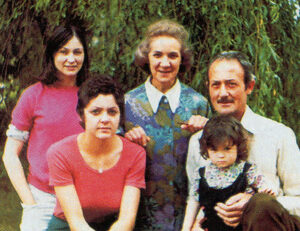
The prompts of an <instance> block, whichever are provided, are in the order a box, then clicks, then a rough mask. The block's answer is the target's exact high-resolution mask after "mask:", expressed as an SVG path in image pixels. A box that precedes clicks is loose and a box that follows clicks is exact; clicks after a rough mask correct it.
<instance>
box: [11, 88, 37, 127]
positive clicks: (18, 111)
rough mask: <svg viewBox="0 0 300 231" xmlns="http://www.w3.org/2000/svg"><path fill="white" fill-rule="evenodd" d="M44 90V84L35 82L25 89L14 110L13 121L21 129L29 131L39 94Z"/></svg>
mask: <svg viewBox="0 0 300 231" xmlns="http://www.w3.org/2000/svg"><path fill="white" fill-rule="evenodd" d="M41 91H42V84H41V83H37V84H34V85H32V86H30V87H28V88H27V89H25V90H24V91H23V93H22V94H21V96H20V98H19V99H18V102H17V104H16V106H15V108H14V110H13V112H12V121H11V123H12V124H13V125H14V126H15V127H16V128H17V129H19V130H22V131H29V130H30V129H31V127H32V124H33V120H34V109H35V104H36V99H37V96H38V95H39V94H40V92H41Z"/></svg>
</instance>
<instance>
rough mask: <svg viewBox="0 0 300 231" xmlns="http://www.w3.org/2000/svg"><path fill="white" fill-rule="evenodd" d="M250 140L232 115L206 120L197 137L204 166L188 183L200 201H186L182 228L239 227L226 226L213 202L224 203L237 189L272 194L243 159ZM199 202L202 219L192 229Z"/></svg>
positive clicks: (221, 229)
mask: <svg viewBox="0 0 300 231" xmlns="http://www.w3.org/2000/svg"><path fill="white" fill-rule="evenodd" d="M250 139H251V134H250V133H249V132H248V131H247V130H246V129H244V128H243V126H242V125H241V124H240V122H239V121H238V120H236V119H235V118H234V117H232V116H229V115H218V116H215V117H213V118H212V119H210V120H209V121H208V122H207V124H206V125H205V127H204V129H203V134H202V136H201V138H200V140H199V142H200V153H201V155H202V157H203V158H204V159H207V160H208V161H207V165H206V166H205V167H200V168H199V170H198V171H197V172H195V176H194V179H193V181H192V182H193V184H192V185H191V188H192V190H193V193H194V194H195V195H196V196H197V198H198V200H199V201H198V202H199V203H196V204H197V206H193V205H191V204H189V203H188V206H187V209H186V213H185V219H184V224H183V228H182V231H183V230H184V231H185V230H207V229H208V231H231V230H235V231H236V230H242V227H241V225H239V226H238V227H236V228H233V227H230V226H227V225H226V224H225V223H224V222H223V220H222V219H221V218H220V217H219V216H218V215H217V212H216V211H215V209H214V207H215V205H216V204H217V203H218V202H222V203H225V202H226V200H227V199H229V198H230V197H231V196H233V195H235V194H237V193H240V192H246V193H251V194H254V193H256V192H264V193H269V194H271V195H273V194H274V193H273V191H272V190H271V189H268V188H267V187H266V185H265V184H266V182H265V180H264V177H263V176H262V175H261V174H259V173H258V170H257V167H256V166H255V165H254V164H251V163H249V162H247V161H246V159H247V157H248V143H249V142H250ZM194 205H195V204H194ZM200 205H201V206H202V207H203V208H204V213H205V218H204V219H203V221H202V222H201V224H200V225H199V224H194V228H192V229H191V228H190V227H191V226H192V224H193V223H194V222H195V221H194V220H195V214H197V212H198V209H199V207H200ZM195 227H198V228H195Z"/></svg>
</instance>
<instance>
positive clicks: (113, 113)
mask: <svg viewBox="0 0 300 231" xmlns="http://www.w3.org/2000/svg"><path fill="white" fill-rule="evenodd" d="M118 112H119V111H118V110H117V109H109V110H108V114H109V115H112V116H114V115H116V114H118Z"/></svg>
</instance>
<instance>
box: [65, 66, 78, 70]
mask: <svg viewBox="0 0 300 231" xmlns="http://www.w3.org/2000/svg"><path fill="white" fill-rule="evenodd" d="M65 68H67V69H68V70H75V69H77V66H65Z"/></svg>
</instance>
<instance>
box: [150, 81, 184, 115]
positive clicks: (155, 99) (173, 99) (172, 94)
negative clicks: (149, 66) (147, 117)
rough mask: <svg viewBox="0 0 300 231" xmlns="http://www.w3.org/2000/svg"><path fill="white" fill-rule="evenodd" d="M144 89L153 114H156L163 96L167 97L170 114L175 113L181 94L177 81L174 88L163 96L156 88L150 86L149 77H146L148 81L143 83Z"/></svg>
mask: <svg viewBox="0 0 300 231" xmlns="http://www.w3.org/2000/svg"><path fill="white" fill-rule="evenodd" d="M145 88H146V94H147V97H148V99H149V103H150V105H151V107H152V110H153V112H154V113H156V112H157V110H158V106H159V103H160V100H161V97H163V96H166V97H167V99H168V101H169V104H170V108H171V110H172V112H173V113H175V111H176V109H177V107H178V106H179V99H180V92H181V86H180V82H179V80H178V79H176V82H175V84H174V86H173V87H172V88H170V89H169V90H168V91H167V92H166V93H165V94H164V93H162V92H161V91H159V90H158V89H157V88H156V87H154V86H153V85H152V84H151V81H150V77H148V79H147V80H146V82H145Z"/></svg>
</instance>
